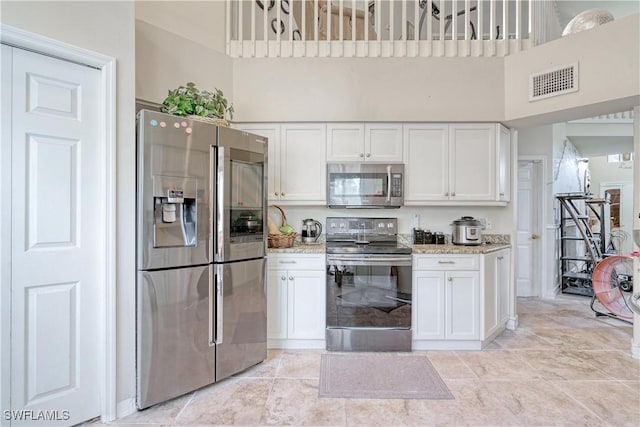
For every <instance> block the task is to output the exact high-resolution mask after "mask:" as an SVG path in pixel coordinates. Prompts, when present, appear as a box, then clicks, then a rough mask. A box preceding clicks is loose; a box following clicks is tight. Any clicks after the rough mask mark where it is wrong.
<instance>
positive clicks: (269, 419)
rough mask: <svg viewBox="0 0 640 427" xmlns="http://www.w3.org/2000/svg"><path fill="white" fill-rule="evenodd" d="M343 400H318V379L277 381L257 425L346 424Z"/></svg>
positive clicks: (282, 379)
mask: <svg viewBox="0 0 640 427" xmlns="http://www.w3.org/2000/svg"><path fill="white" fill-rule="evenodd" d="M345 423H346V421H345V412H344V399H329V398H319V397H318V380H312V379H285V378H276V379H275V380H274V382H273V388H272V389H271V392H270V394H269V398H268V399H267V402H266V406H265V408H264V411H263V414H262V419H261V421H260V424H264V425H295V426H310V425H312V426H343V425H345Z"/></svg>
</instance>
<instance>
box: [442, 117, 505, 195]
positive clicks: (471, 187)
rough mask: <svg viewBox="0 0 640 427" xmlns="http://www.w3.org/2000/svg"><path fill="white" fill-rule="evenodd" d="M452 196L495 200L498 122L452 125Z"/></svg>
mask: <svg viewBox="0 0 640 427" xmlns="http://www.w3.org/2000/svg"><path fill="white" fill-rule="evenodd" d="M449 197H450V200H455V201H492V200H496V125H495V124H484V123H478V124H452V125H450V128H449Z"/></svg>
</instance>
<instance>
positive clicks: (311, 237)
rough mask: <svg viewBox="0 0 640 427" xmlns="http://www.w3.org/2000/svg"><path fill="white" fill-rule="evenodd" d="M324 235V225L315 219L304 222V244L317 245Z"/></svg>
mask: <svg viewBox="0 0 640 427" xmlns="http://www.w3.org/2000/svg"><path fill="white" fill-rule="evenodd" d="M320 234H322V224H320V222H319V221H316V220H315V219H311V218H308V219H305V220H302V233H301V235H302V237H301V241H302V243H315V242H317V241H318V238H319V237H320Z"/></svg>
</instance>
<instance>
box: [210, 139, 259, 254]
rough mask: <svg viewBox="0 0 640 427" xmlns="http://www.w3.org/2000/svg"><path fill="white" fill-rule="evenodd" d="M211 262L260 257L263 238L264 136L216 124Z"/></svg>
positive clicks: (213, 152)
mask: <svg viewBox="0 0 640 427" xmlns="http://www.w3.org/2000/svg"><path fill="white" fill-rule="evenodd" d="M212 157H213V159H214V162H215V176H216V178H215V182H216V185H215V188H214V192H215V200H216V209H215V217H214V227H215V229H216V232H215V233H214V236H213V238H214V243H213V244H214V251H215V255H214V262H227V261H237V260H244V259H251V258H261V257H264V256H265V252H266V238H267V226H266V218H267V213H266V212H267V197H266V191H267V139H266V138H263V137H261V136H257V135H252V134H250V133H247V132H242V131H239V130H236V129H229V128H223V127H219V128H218V138H217V142H216V146H215V147H213V148H212Z"/></svg>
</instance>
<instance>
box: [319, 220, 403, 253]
mask: <svg viewBox="0 0 640 427" xmlns="http://www.w3.org/2000/svg"><path fill="white" fill-rule="evenodd" d="M397 231H398V220H397V219H396V218H357V217H356V218H354V217H330V218H327V245H326V248H327V253H329V254H410V253H411V248H410V247H408V246H405V245H403V244H401V243H399V242H398V235H397Z"/></svg>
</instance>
